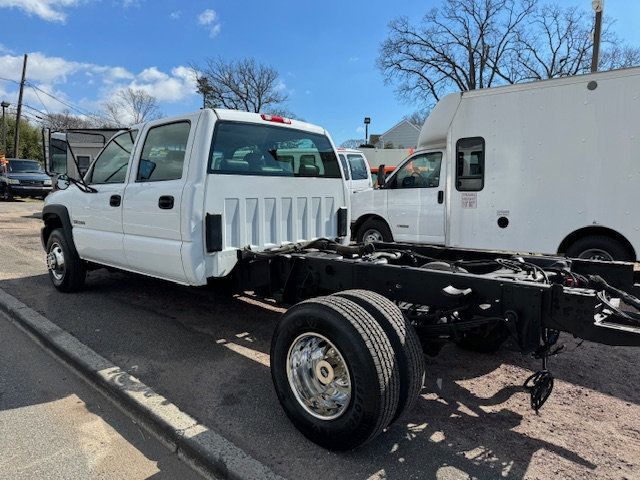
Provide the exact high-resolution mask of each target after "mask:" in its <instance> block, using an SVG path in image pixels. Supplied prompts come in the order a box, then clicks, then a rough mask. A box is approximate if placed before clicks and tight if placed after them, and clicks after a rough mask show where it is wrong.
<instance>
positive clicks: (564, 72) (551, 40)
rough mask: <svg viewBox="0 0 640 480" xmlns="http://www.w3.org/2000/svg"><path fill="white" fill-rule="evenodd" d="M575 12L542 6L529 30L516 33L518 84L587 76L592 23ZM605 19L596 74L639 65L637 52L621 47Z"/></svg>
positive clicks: (534, 15)
mask: <svg viewBox="0 0 640 480" xmlns="http://www.w3.org/2000/svg"><path fill="white" fill-rule="evenodd" d="M590 18H591V17H590V16H589V15H586V14H585V12H584V11H582V10H580V9H578V8H576V7H569V8H561V7H558V6H557V5H543V6H542V7H541V8H539V9H538V10H537V11H536V12H535V13H534V14H533V15H532V19H531V23H530V27H529V29H528V30H526V31H522V32H519V35H518V48H517V57H516V58H517V60H516V61H517V68H518V69H519V70H520V72H521V73H520V76H519V80H544V79H547V78H558V77H566V76H570V75H578V74H581V73H588V72H590V70H591V55H592V52H593V36H592V34H591V32H592V30H593V22H592V20H591V19H590ZM613 24H614V22H613V21H611V20H608V19H605V24H604V28H603V31H602V36H601V43H602V47H601V55H600V59H599V65H598V67H599V69H600V70H611V69H614V68H622V67H629V66H632V65H638V64H639V63H640V49H638V48H634V47H630V46H628V45H625V44H624V43H623V42H621V41H620V39H619V38H618V36H617V35H616V34H615V33H614V32H613V31H612V26H613Z"/></svg>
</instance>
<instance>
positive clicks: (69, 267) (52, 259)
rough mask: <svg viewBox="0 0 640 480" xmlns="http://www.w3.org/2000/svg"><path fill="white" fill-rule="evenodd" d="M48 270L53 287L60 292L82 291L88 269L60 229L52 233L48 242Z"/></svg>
mask: <svg viewBox="0 0 640 480" xmlns="http://www.w3.org/2000/svg"><path fill="white" fill-rule="evenodd" d="M47 268H48V270H49V278H50V279H51V282H52V283H53V286H54V287H56V289H58V290H59V291H61V292H77V291H79V290H82V287H83V286H84V281H85V278H86V275H87V271H86V268H85V266H84V263H83V261H82V260H81V259H80V257H79V256H78V254H77V253H76V252H75V250H74V251H72V249H71V248H70V246H69V243H68V242H67V239H66V238H65V236H64V234H63V232H62V230H61V229H59V228H56V229H55V230H54V231H53V232H51V235H49V239H48V240H47Z"/></svg>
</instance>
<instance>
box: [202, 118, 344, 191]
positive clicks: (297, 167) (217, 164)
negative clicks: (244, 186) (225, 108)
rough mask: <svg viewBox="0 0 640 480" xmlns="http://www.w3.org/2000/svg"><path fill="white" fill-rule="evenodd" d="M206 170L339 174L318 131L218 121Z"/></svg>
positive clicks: (327, 143) (332, 154) (282, 174)
mask: <svg viewBox="0 0 640 480" xmlns="http://www.w3.org/2000/svg"><path fill="white" fill-rule="evenodd" d="M209 173H215V174H227V175H263V176H280V177H320V178H340V177H341V175H340V167H339V166H338V158H337V157H336V154H335V152H334V150H333V147H332V145H331V142H330V141H329V139H328V138H327V137H326V136H325V135H322V134H318V133H312V132H307V131H303V130H296V129H292V128H282V127H279V126H271V125H263V124H252V123H240V122H227V121H222V122H218V124H217V126H216V130H215V133H214V136H213V141H212V145H211V152H210V154H209Z"/></svg>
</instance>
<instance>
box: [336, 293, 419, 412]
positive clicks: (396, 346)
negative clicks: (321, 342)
mask: <svg viewBox="0 0 640 480" xmlns="http://www.w3.org/2000/svg"><path fill="white" fill-rule="evenodd" d="M335 296H339V297H343V298H348V299H349V300H351V301H352V302H354V303H357V304H358V305H360V306H361V307H362V308H364V309H365V310H366V311H367V313H369V315H371V316H372V317H373V318H374V319H375V320H376V321H377V322H378V324H379V325H380V326H381V327H382V329H383V330H384V332H385V333H386V334H387V337H388V338H389V341H390V342H391V346H392V347H393V351H394V353H395V356H396V361H397V363H398V370H399V372H400V396H399V400H398V409H397V410H396V413H395V415H394V417H393V420H392V422H395V421H396V420H397V419H398V418H400V417H401V416H402V414H403V413H405V412H406V411H409V410H411V408H413V405H414V404H415V402H416V400H417V399H418V395H419V394H420V390H422V386H423V384H424V371H425V370H424V354H423V351H422V346H421V344H420V339H419V338H418V335H417V334H416V332H415V330H414V329H413V327H412V326H411V324H410V323H409V322H408V321H407V319H406V318H405V316H404V315H403V313H402V311H401V310H400V309H399V308H398V306H397V305H396V304H395V303H393V302H392V301H391V300H389V299H388V298H386V297H384V296H382V295H380V294H379V293H376V292H372V291H370V290H345V291H343V292H339V293H336V294H335Z"/></svg>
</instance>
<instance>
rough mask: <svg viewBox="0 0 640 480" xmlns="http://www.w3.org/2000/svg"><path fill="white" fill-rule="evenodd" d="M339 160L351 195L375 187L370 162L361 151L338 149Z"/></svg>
mask: <svg viewBox="0 0 640 480" xmlns="http://www.w3.org/2000/svg"><path fill="white" fill-rule="evenodd" d="M338 158H339V159H340V163H341V164H342V171H343V172H344V178H345V180H346V182H347V185H348V187H349V191H350V192H351V193H358V192H361V191H363V190H368V189H371V188H372V187H373V181H372V179H371V168H370V167H369V162H367V159H366V158H365V156H364V155H363V154H362V152H361V151H360V150H354V149H351V148H338Z"/></svg>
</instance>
